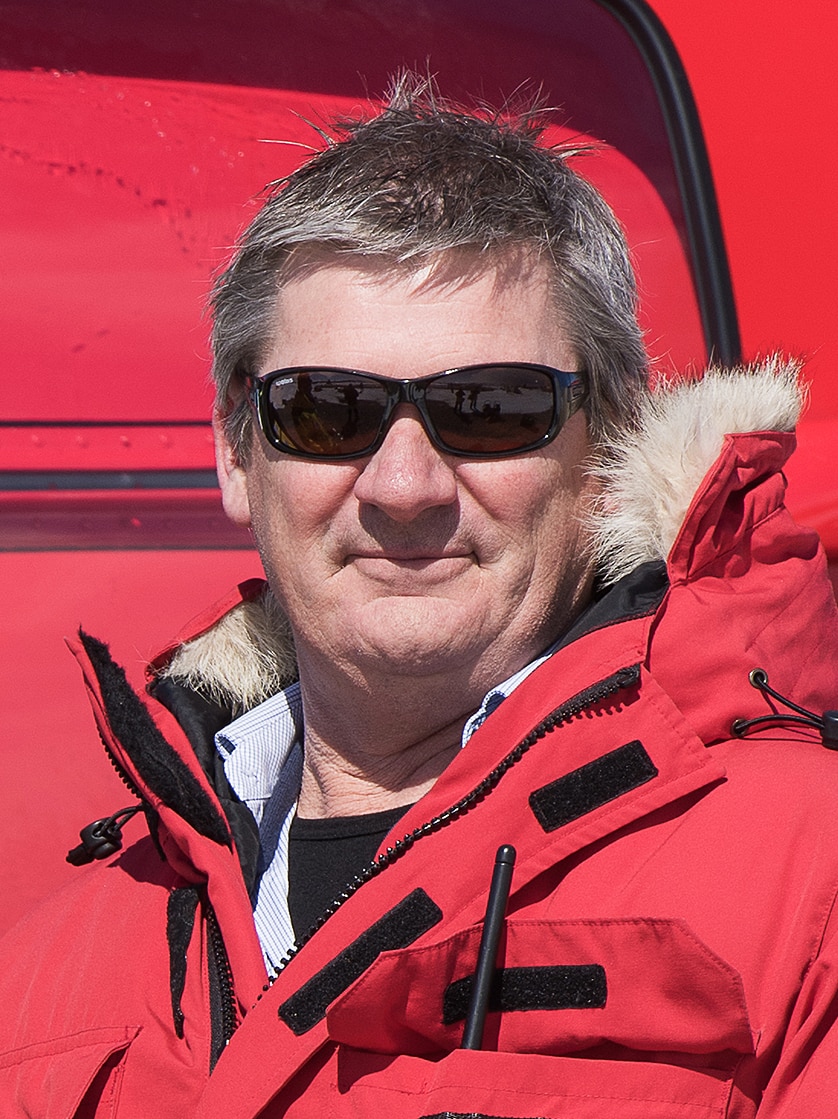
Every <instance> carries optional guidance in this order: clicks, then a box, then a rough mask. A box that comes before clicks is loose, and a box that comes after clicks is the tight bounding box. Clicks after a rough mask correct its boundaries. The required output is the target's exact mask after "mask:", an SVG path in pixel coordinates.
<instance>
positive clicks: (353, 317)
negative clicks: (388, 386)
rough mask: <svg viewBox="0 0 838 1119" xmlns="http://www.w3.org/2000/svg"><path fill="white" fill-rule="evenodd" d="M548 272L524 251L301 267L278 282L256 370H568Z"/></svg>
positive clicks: (326, 260) (327, 260)
mask: <svg viewBox="0 0 838 1119" xmlns="http://www.w3.org/2000/svg"><path fill="white" fill-rule="evenodd" d="M554 287H555V285H554V277H553V273H552V271H551V270H550V269H549V268H548V267H547V265H545V264H544V263H543V262H542V261H540V260H538V259H534V258H533V256H532V255H531V254H527V253H524V252H519V253H509V254H505V255H502V256H494V257H486V258H481V257H477V256H476V255H475V254H471V255H468V256H467V255H466V254H460V255H459V256H457V255H455V254H446V255H445V256H444V257H438V258H434V259H432V260H429V261H425V262H423V263H421V264H419V265H417V266H413V267H409V266H407V265H400V266H397V267H393V266H392V265H384V264H381V263H375V264H374V263H370V262H369V261H364V260H359V259H356V258H345V259H344V258H338V257H335V256H332V257H320V258H316V259H315V260H313V261H307V262H306V265H305V266H304V267H301V268H299V269H297V270H295V271H294V272H292V274H291V275H290V276H288V277H287V278H286V279H285V280H284V282H283V283H282V285H281V287H280V290H279V292H278V295H277V298H276V305H275V309H274V317H273V329H272V338H271V344H270V347H269V350H268V352H267V353H266V355H265V359H264V362H263V369H262V371H263V372H264V371H267V370H268V369H271V368H280V367H283V366H291V365H307V364H318V363H319V364H324V365H327V364H328V365H343V366H351V367H354V368H359V369H366V370H368V371H369V372H377V373H381V374H383V375H387V374H390V375H392V376H411V375H415V376H422V375H424V374H426V373H431V372H436V371H438V370H440V369H445V368H451V367H452V366H455V365H465V364H475V363H478V362H482V361H500V360H518V361H534V362H541V363H543V364H551V365H558V366H563V367H564V368H571V367H572V366H568V365H567V362H568V361H571V360H572V359H573V355H572V351H571V348H570V346H569V343H568V341H567V336H566V332H565V330H564V327H563V323H562V316H561V312H560V309H559V308H558V306H557V304H556V300H555V296H554Z"/></svg>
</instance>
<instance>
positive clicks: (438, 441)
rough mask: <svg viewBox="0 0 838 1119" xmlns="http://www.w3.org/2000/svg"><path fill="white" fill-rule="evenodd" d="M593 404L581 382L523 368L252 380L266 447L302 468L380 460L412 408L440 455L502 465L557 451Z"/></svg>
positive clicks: (296, 373) (280, 375)
mask: <svg viewBox="0 0 838 1119" xmlns="http://www.w3.org/2000/svg"><path fill="white" fill-rule="evenodd" d="M584 397H585V386H584V383H583V381H582V379H581V377H580V376H579V374H578V373H565V372H563V371H562V370H561V369H552V368H551V367H550V366H549V365H533V364H531V363H529V362H522V361H505V362H493V363H491V364H487V365H467V366H463V367H462V368H460V369H446V370H445V371H444V372H442V373H433V374H432V375H431V376H430V377H419V378H417V379H416V380H396V379H394V378H392V377H377V376H376V375H375V374H373V373H361V372H359V371H358V370H355V369H336V368H330V367H328V366H298V367H295V368H292V369H276V370H274V372H272V373H265V374H264V375H263V376H261V377H254V378H251V380H250V400H251V404H252V406H253V409H254V411H255V412H256V415H257V416H258V418H259V425H260V427H261V428H262V431H263V432H264V435H265V438H266V439H267V440H268V442H269V443H270V444H271V446H272V447H275V448H276V449H277V450H278V451H283V452H284V453H285V454H289V455H296V456H298V457H300V458H311V459H325V460H329V461H340V460H344V459H353V458H361V457H362V456H364V455H371V454H372V453H373V452H374V451H377V450H378V448H379V447H380V446H381V444H382V443H383V442H384V438H385V436H386V434H387V426H388V423H389V421H390V417H391V416H392V414H393V412H394V410H395V409H396V407H397V406H398V405H399V404H412V405H413V406H414V407H415V408H416V409H417V411H418V412H419V415H420V416H421V417H422V423H423V424H424V427H425V431H426V432H427V435H428V438H429V439H430V441H431V442H432V443H433V445H434V446H435V447H436V448H437V449H438V450H440V451H443V452H444V453H445V454H449V455H457V456H459V457H461V458H501V457H504V456H506V455H517V454H521V453H523V452H524V451H532V450H534V449H535V448H536V447H543V446H544V445H545V444H546V443H549V442H550V440H551V439H553V438H554V437H555V436H556V435H557V434H558V433H559V431H561V429H562V426H563V425H564V424H565V423H566V422H567V420H568V419H569V418H570V416H572V415H573V413H574V412H576V411H577V410H578V409H579V408H580V406H581V405H582V402H583V400H584Z"/></svg>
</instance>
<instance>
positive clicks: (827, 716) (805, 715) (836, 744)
mask: <svg viewBox="0 0 838 1119" xmlns="http://www.w3.org/2000/svg"><path fill="white" fill-rule="evenodd" d="M748 679H749V680H750V682H751V686H752V687H754V688H756V689H757V690H758V691H760V692H762V693H763V695H765V696H771V698H772V699H775V700H776V701H777V702H778V703H782V705H783V706H784V707H788V708H789V709H790V710H791V711H796V712H797V714H796V715H787V714H786V713H785V712H783V711H774V712H772V714H770V715H760V716H759V717H758V718H756V719H736V720H734V723H733V726H732V727H731V728H730V729H731V731H732V732H733V734H734V735H735V736H736V737H737V738H743V737H744V736H745V735H746V734H748V733H749V731H751V730H753V729H754V728H755V727H768V726H781V725H782V724H784V723H785V724H788V723H796V724H798V725H803V726H807V727H814V728H815V730H817V731H820V736H821V742H822V743H823V745H824V746H825V747H826V748H827V750H838V711H824V713H823V714H822V715H816V714H815V712H814V711H809V710H807V709H806V708H805V707H800V706H799V705H798V704H796V703H792V701H791V700H790V699H787V698H786V697H785V696H784V695H781V694H780V692H777V691H775V690H774V688H772V687H771V686H770V685H769V683H768V673H767V672H766V671H765V669H764V668H754V669H752V670H751V671H750V672H749V673H748Z"/></svg>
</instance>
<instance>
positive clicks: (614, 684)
mask: <svg viewBox="0 0 838 1119" xmlns="http://www.w3.org/2000/svg"><path fill="white" fill-rule="evenodd" d="M639 680H640V665H639V664H633V665H627V666H626V667H625V668H620V669H618V670H617V671H616V672H614V673H612V675H611V676H606V677H605V678H604V679H603V680H600V681H599V682H598V683H596V684H592V685H591V686H590V687H588V688H585V689H583V690H582V691H581V692H577V694H576V695H575V696H572V697H571V698H570V699H569V700H567V701H566V702H565V703H563V704H561V705H560V706H559V707H557V708H556V709H555V710H554V711H551V713H550V714H549V715H547V716H546V718H544V719H542V720H541V722H540V723H538V724H537V725H536V726H535V727H533V729H532V730H531V731H530V732H529V734H527V735H526V737H525V738H522V739H521V741H520V742H519V743H518V744H517V746H515V747H514V749H512V750H511V751H510V752H509V753H508V754H507V755H506V757H505V758H504V759H503V760H502V761H501V762H499V763H498V764H497V765H496V766H495V768H494V769H493V770H491V772H489V773H488V774H487V775H486V776H485V777H484V778H483V780H482V781H481V782H480V783H479V784H478V785H477V786H475V788H474V789H472V791H471V792H470V793H467V794H466V795H465V796H464V797H462V798H461V799H460V800H458V801H457V802H456V804H453V805H452V806H451V807H450V808H448V809H446V810H445V811H444V812H441V813H440V814H439V815H438V816H434V817H433V819H431V820H429V821H428V822H427V823H426V824H422V826H421V827H418V828H414V830H413V831H412V832H409V833H408V834H407V835H405V836H404V837H403V838H402V839H397V840H396V842H395V843H394V844H393V846H392V847H388V848H387V850H386V851H385V852H383V853H382V854H381V855H379V856H378V858H377V859H376V860H375V861H374V862H372V863H370V864H369V865H368V866H366V867H365V868H364V869H363V870H362V871H361V873H360V874H357V875H356V876H355V878H354V879H353V880H352V881H351V882H350V883H349V884H348V885H347V886H346V887H345V888H344V889H343V891H342V892H341V893H340V894H339V895H338V896H337V897H336V898H335V900H334V901H333V902H332V903H331V904H330V905H329V907H328V908H327V909H326V911H325V912H324V913H323V915H322V916H321V917H320V918H319V919H318V920H317V921H316V922H315V923H314V924H313V925H312V927H311V928H310V929H309V931H308V932H307V933H306V934H305V935H304V936H302V937H300V939H299V940H297V941H296V942H295V943H294V944H293V945H292V947H291V948H290V949H289V950H288V953H287V955H285V956H284V957H283V958H282V959H281V960H280V961H279V964H278V965H277V966H276V967H275V968H274V972H273V974H272V976H271V977H270V979H269V981H268V982H267V983H266V984H265V986H264V987H263V988H262V993H263V994H264V993H265V992H266V991H269V990H270V988H271V986H272V985H273V983H275V982H276V980H277V979H278V978H279V976H280V975H281V974H282V972H283V971H284V970H285V968H286V967H287V966H288V964H289V963H290V962H291V960H293V958H294V957H295V956H296V955H297V953H298V952H299V951H300V950H301V949H302V948H303V947H304V946H305V945H306V944H307V943H308V942H309V940H311V938H312V937H313V936H314V934H315V933H316V932H319V930H320V929H321V928H322V927H323V926H324V925H325V924H326V922H327V921H328V920H329V918H330V917H332V916H333V915H334V914H335V913H337V911H338V910H339V909H340V907H341V906H342V905H343V904H344V902H347V901H348V900H349V899H350V898H351V897H352V896H353V895H354V894H356V893H357V892H358V890H360V888H361V887H362V886H364V885H366V883H367V882H369V881H370V880H371V879H373V878H377V877H378V875H379V874H381V872H382V871H384V870H386V869H387V867H388V866H392V865H393V863H395V862H398V860H399V859H400V858H402V856H403V855H405V854H407V852H408V851H409V850H410V849H411V847H413V845H414V844H415V843H418V842H419V840H421V839H423V838H424V837H425V836H428V835H431V834H433V833H434V832H437V831H439V830H440V829H441V828H444V827H447V826H448V825H449V824H451V823H453V822H454V820H456V819H458V818H459V817H460V816H463V815H464V814H465V813H466V812H468V811H469V809H470V808H473V807H474V805H475V804H478V803H479V802H480V801H481V800H484V799H485V797H487V796H488V795H489V794H490V793H491V792H493V791H494V789H495V788H496V787H497V785H498V784H499V783H500V780H501V778H502V777H503V776H504V775H505V774H506V773H507V771H508V770H510V769H511V768H512V767H513V766H514V765H516V764H517V763H518V762H519V761H520V760H521V758H522V757H523V756H524V754H526V752H527V751H528V750H529V749H530V747H532V746H534V745H535V743H536V742H538V740H539V739H541V738H544V737H545V735H547V734H549V733H550V732H551V731H553V730H555V729H556V728H557V727H559V726H561V725H562V724H563V723H567V722H569V721H570V720H571V719H573V718H576V716H578V715H581V714H583V713H584V712H585V711H586V710H587V709H588V708H589V707H593V706H594V705H595V704H597V703H601V702H602V701H603V700H604V699H608V698H609V697H610V696H612V695H615V694H616V693H617V692H620V691H623V690H624V689H626V688H630V687H633V686H634V685H635V684H637V683H638V682H639ZM261 997H262V996H261V995H260V996H259V998H260V999H261ZM257 1001H258V1000H257Z"/></svg>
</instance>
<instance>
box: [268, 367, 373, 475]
mask: <svg viewBox="0 0 838 1119" xmlns="http://www.w3.org/2000/svg"><path fill="white" fill-rule="evenodd" d="M386 404H387V396H386V391H385V390H384V388H383V387H382V386H381V385H380V384H379V383H378V382H376V381H373V380H370V379H367V378H365V377H359V376H357V375H353V374H351V373H339V372H334V373H333V372H328V371H326V370H324V371H323V372H320V371H317V370H313V371H309V372H305V373H294V374H290V373H289V374H288V375H287V376H283V377H278V378H277V379H276V380H275V381H274V382H273V383H272V385H271V387H270V395H269V407H270V414H271V420H272V421H273V426H274V431H275V433H276V436H277V438H278V439H279V440H280V442H282V443H284V444H285V445H286V446H289V447H293V448H294V449H295V450H298V451H303V452H305V453H306V454H310V455H324V456H326V457H329V456H330V455H353V454H361V453H362V452H363V451H365V450H366V449H367V448H368V447H369V446H371V444H372V443H373V442H374V441H375V438H376V436H377V435H378V431H379V428H380V426H381V419H382V416H383V414H384V409H385V407H386Z"/></svg>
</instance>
